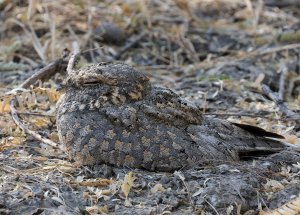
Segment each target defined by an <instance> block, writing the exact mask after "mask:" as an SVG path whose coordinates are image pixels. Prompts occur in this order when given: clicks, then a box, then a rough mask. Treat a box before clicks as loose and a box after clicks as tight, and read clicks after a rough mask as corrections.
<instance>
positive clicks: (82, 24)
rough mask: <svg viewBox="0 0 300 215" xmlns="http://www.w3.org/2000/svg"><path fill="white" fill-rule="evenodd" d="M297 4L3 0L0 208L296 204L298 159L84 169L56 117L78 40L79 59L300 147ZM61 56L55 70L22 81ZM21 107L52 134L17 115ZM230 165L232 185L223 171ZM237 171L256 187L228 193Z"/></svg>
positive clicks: (104, 210)
mask: <svg viewBox="0 0 300 215" xmlns="http://www.w3.org/2000/svg"><path fill="white" fill-rule="evenodd" d="M283 2H284V3H283ZM299 7H300V6H299V2H298V1H297V0H294V1H292V0H290V1H276V0H265V1H263V0H257V1H250V0H243V1H242V0H215V1H214V0H193V1H188V0H164V1H159V0H141V1H138V0H126V1H119V0H116V1H111V0H104V1H96V0H89V1H83V0H77V1H66V0H60V1H50V0H44V1H38V0H31V1H28V2H27V1H23V0H13V1H9V0H3V1H0V29H1V31H0V39H1V40H0V93H1V94H0V95H1V97H0V99H1V100H0V138H1V142H0V185H1V186H0V214H114V213H115V214H125V213H128V214H129V213H132V214H169V213H172V214H226V213H227V214H257V213H259V211H262V210H263V209H265V211H266V209H268V208H269V209H272V210H274V211H273V212H261V213H262V214H267V213H269V214H275V212H278V214H297V213H299V212H300V204H299V196H300V188H299V187H300V180H299V176H300V160H298V161H299V162H297V160H290V161H287V162H285V160H283V161H282V162H280V165H279V164H278V163H276V166H274V165H275V164H274V165H270V168H269V167H268V168H269V169H268V171H266V170H265V169H264V168H265V167H264V166H263V165H265V163H263V162H261V163H260V162H258V164H256V165H258V166H257V168H258V169H259V170H261V172H259V171H258V172H256V173H255V174H257V175H255V177H257V181H253V180H252V179H251V180H252V181H251V180H250V178H251V177H253V175H251V174H253V172H252V171H251V170H248V169H247V168H245V167H244V166H242V165H238V164H220V165H219V166H215V167H212V166H207V167H197V168H195V170H193V171H179V172H175V173H168V174H167V173H151V172H145V171H142V170H128V169H125V168H124V169H118V168H111V167H107V166H105V165H102V166H99V167H95V168H92V167H76V166H74V165H73V164H72V162H70V161H68V159H67V156H66V154H65V153H64V151H63V148H62V147H61V146H60V145H59V144H58V145H56V144H57V143H58V136H57V131H56V126H55V103H56V102H57V100H58V99H59V97H60V95H61V93H62V92H61V90H59V89H60V87H61V85H62V82H63V79H64V77H65V76H64V75H65V74H64V73H65V72H64V71H65V68H66V62H67V58H66V57H65V58H64V57H62V56H63V55H64V53H65V52H66V50H74V49H78V48H80V49H81V50H82V51H83V54H82V57H81V61H80V63H79V64H80V65H79V66H81V65H85V64H89V63H94V62H102V61H116V60H120V61H123V62H126V63H127V64H130V65H133V66H135V67H136V68H137V69H139V70H142V71H144V72H145V73H146V74H147V75H148V76H149V77H150V78H151V79H152V81H153V82H154V83H156V84H160V85H163V86H166V87H170V88H172V89H174V90H175V91H177V92H178V93H180V94H182V96H184V97H186V98H188V99H190V100H193V101H194V102H195V103H196V104H197V105H199V108H201V109H203V113H205V114H207V115H212V116H217V117H220V118H226V119H228V120H231V121H235V122H240V123H248V124H251V125H256V126H259V127H262V128H264V129H266V130H269V131H272V132H277V133H279V134H281V135H283V136H285V138H286V142H287V143H289V144H290V145H293V146H297V145H299V144H300V126H299V125H300V117H299V112H300V51H299V50H300V30H299V26H300V19H299V16H300V8H299ZM57 59H61V60H60V61H59V63H58V64H56V65H57V67H55V68H54V69H53V68H52V69H51V73H53V74H51V77H43V78H42V80H39V81H36V82H34V83H31V84H30V85H29V86H27V85H24V84H23V85H21V84H22V83H23V82H24V81H25V80H26V79H27V78H29V77H31V76H32V75H33V74H35V73H37V72H38V71H40V70H41V68H43V67H45V66H47V65H49V64H50V63H51V62H57V61H55V60H57ZM49 71H50V70H49ZM48 76H50V74H49V75H48ZM262 85H265V86H266V87H267V89H269V90H270V89H271V91H265V90H263V91H262V88H261V86H262ZM8 92H9V93H8ZM274 92H278V95H276V94H274ZM266 94H267V95H268V97H269V98H268V97H267V96H266ZM274 95H275V97H276V98H277V99H279V100H277V101H276V98H275V99H274V98H273V97H272V96H274ZM272 100H273V101H272ZM11 101H15V102H16V104H17V105H16V109H14V107H15V106H11ZM274 101H275V102H274ZM282 101H284V102H285V103H286V106H284V107H283V106H282ZM14 111H15V113H17V114H18V115H19V117H20V120H21V123H22V124H23V125H24V127H25V128H26V129H27V130H30V131H35V134H39V135H40V136H41V137H42V139H43V141H38V140H36V139H35V138H33V137H32V136H31V135H26V133H28V131H26V129H25V132H26V133H25V132H24V127H23V129H21V128H20V125H19V126H17V125H16V124H15V123H14V121H13V119H12V117H11V112H14ZM289 111H291V112H289ZM45 139H47V140H49V141H51V142H45V141H44V140H45ZM296 151H297V150H296V149H295V152H296ZM296 157H297V156H296ZM298 158H299V156H298ZM254 163H255V162H254V161H253V165H255V164H254ZM270 163H272V161H270ZM259 165H262V166H259ZM268 165H269V164H268ZM253 171H254V170H253ZM242 173H243V174H244V175H240V174H242ZM250 173H251V174H250ZM218 174H219V175H218ZM222 174H223V175H224V177H227V176H228V180H227V182H228V183H229V184H231V185H226V184H225V182H224V181H219V180H221V178H222V177H223V176H221V177H220V175H222ZM234 174H236V175H234ZM239 177H241V180H244V181H242V182H241V183H240V182H239V183H240V184H239V183H237V184H239V185H243V186H248V185H249V184H250V185H251V186H253V187H254V188H257V189H256V193H254V194H253V193H251V194H249V193H247V192H248V191H249V190H247V189H246V190H244V191H243V189H244V187H241V188H240V189H238V190H236V191H235V193H232V194H228V196H227V197H226V195H227V193H222V192H225V191H226V189H225V191H224V190H222V189H221V187H222V186H221V185H222V183H223V185H224V186H225V185H226V186H232V185H234V183H235V179H236V178H239ZM210 183H216V184H215V185H210ZM218 183H219V184H218ZM251 183H252V184H251ZM255 183H261V184H263V187H262V188H261V187H259V186H255V185H253V184H255ZM250 185H249V186H250ZM210 186H212V187H215V188H216V187H218V186H219V187H220V190H219V191H218V190H214V191H209V190H208V188H210ZM216 189H217V188H216ZM249 189H250V188H249ZM251 189H252V188H251ZM214 192H216V193H218V192H219V195H220V196H222V195H224V196H225V197H224V199H222V198H221V200H222V201H223V202H222V201H221V200H220V201H217V200H216V199H214V197H213V194H214ZM221 194H222V195H221ZM247 195H256V196H255V197H253V196H252V197H253V198H252V197H249V196H247ZM232 196H239V198H240V200H236V201H235V202H230V201H231V200H232V199H237V198H233V197H232ZM215 198H216V197H215ZM226 198H228V201H227V202H226V201H225V200H226ZM254 200H256V201H254ZM284 204H285V205H284ZM276 208H278V209H276Z"/></svg>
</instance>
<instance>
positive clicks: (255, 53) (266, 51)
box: [208, 43, 300, 73]
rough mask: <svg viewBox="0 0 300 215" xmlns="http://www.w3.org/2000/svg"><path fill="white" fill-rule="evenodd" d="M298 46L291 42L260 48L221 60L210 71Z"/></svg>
mask: <svg viewBox="0 0 300 215" xmlns="http://www.w3.org/2000/svg"><path fill="white" fill-rule="evenodd" d="M296 48H300V44H299V43H296V44H289V45H284V46H279V47H272V48H267V49H264V50H260V49H258V50H256V51H253V52H250V53H249V54H247V55H246V56H243V57H240V58H238V59H235V60H234V59H232V60H230V59H228V60H227V61H225V62H221V63H220V64H219V65H218V66H217V67H214V68H212V69H210V70H209V71H208V72H212V73H214V72H217V71H219V70H220V69H222V68H223V67H225V66H234V65H236V64H237V63H239V62H241V61H243V60H246V59H249V58H252V57H257V56H261V55H266V54H272V53H275V52H280V51H284V50H289V49H296Z"/></svg>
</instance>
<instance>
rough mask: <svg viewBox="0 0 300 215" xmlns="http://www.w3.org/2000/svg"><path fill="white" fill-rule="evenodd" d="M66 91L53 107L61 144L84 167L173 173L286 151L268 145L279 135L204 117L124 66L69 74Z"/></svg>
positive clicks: (95, 67)
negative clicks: (204, 162) (205, 164)
mask: <svg viewBox="0 0 300 215" xmlns="http://www.w3.org/2000/svg"><path fill="white" fill-rule="evenodd" d="M69 69H70V70H71V69H72V68H71V66H70V68H69ZM65 84H66V91H65V94H64V95H63V96H62V98H61V99H60V101H59V102H58V104H57V127H58V132H59V138H60V142H61V143H62V144H64V145H65V146H66V147H67V150H68V153H69V156H70V158H71V159H73V160H75V161H76V162H78V163H79V164H81V165H97V164H103V163H105V164H109V165H113V166H119V167H120V166H124V167H131V168H143V169H147V170H157V171H172V170H176V169H180V168H183V167H192V166H196V165H199V164H201V162H203V161H214V160H227V161H238V160H239V159H240V157H241V156H243V155H247V154H251V153H252V154H256V153H260V152H263V153H269V152H270V153H271V152H276V151H279V150H282V149H283V148H284V145H283V144H282V143H281V142H279V141H277V140H273V139H270V138H268V137H275V138H281V137H282V136H280V135H277V134H274V133H271V132H267V131H265V130H263V129H261V128H257V127H254V126H249V125H242V124H235V123H231V122H229V121H226V120H221V119H216V118H210V117H205V116H203V115H202V114H201V110H199V108H198V107H197V106H196V105H195V104H193V103H192V102H190V101H188V100H185V99H183V98H181V97H180V96H178V95H177V94H176V93H175V92H173V91H172V90H170V89H166V88H162V87H157V86H153V85H152V84H151V83H150V82H149V79H148V78H147V77H146V75H144V74H143V73H141V72H139V71H136V70H135V69H134V68H132V67H130V66H128V65H126V64H123V63H100V64H97V65H91V66H88V67H86V68H83V69H80V70H78V71H72V72H69V75H68V77H67V79H66V81H65Z"/></svg>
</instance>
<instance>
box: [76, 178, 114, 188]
mask: <svg viewBox="0 0 300 215" xmlns="http://www.w3.org/2000/svg"><path fill="white" fill-rule="evenodd" d="M112 183H113V180H110V179H93V181H82V182H79V183H78V184H79V185H80V186H86V187H100V186H107V185H110V184H112Z"/></svg>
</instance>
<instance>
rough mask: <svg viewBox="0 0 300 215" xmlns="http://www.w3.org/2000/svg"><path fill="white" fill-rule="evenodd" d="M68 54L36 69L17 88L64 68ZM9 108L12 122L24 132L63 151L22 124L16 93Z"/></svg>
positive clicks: (56, 144) (24, 86)
mask: <svg viewBox="0 0 300 215" xmlns="http://www.w3.org/2000/svg"><path fill="white" fill-rule="evenodd" d="M68 54H69V53H68V52H66V53H64V55H63V57H62V58H60V59H58V60H56V61H54V62H52V63H50V64H49V65H47V66H46V67H44V68H42V69H41V70H40V71H38V72H37V73H35V74H34V75H32V76H31V77H29V78H28V79H27V80H26V81H24V82H23V83H22V84H21V85H20V86H19V88H20V89H24V88H28V87H30V85H32V84H34V83H35V82H36V81H37V80H41V79H46V78H49V77H51V76H53V75H54V74H55V73H57V72H59V71H62V70H64V69H63V66H62V65H63V62H64V60H65V58H66V57H67V55H68ZM10 110H11V116H12V118H13V120H14V122H15V123H16V124H17V126H18V127H20V128H21V129H22V130H23V131H24V132H25V133H26V134H29V135H31V136H33V137H34V138H35V139H37V140H39V141H41V142H43V143H45V144H47V145H50V146H52V147H55V148H59V149H60V150H62V151H64V149H63V147H62V146H61V145H59V144H58V143H55V142H53V141H52V140H50V139H47V138H44V137H42V136H41V135H40V134H38V133H37V132H35V131H32V130H30V129H29V128H28V127H26V125H24V124H23V123H22V121H21V119H20V117H19V116H18V111H17V108H16V95H15V96H14V97H13V98H12V100H11V102H10Z"/></svg>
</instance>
